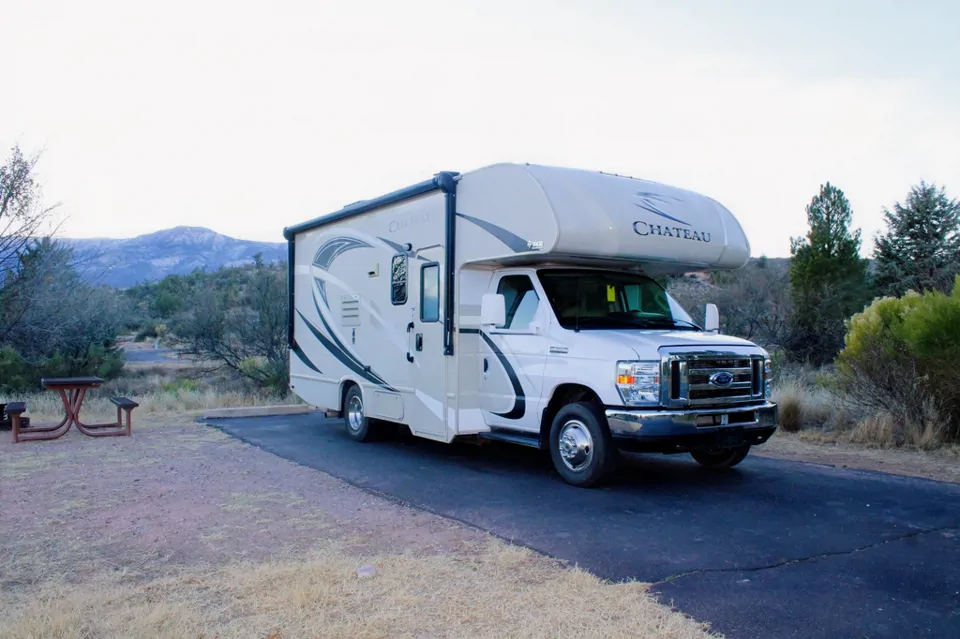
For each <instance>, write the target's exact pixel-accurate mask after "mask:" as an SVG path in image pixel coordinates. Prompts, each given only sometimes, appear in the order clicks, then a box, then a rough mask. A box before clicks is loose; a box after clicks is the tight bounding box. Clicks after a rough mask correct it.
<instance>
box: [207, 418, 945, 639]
mask: <svg viewBox="0 0 960 639" xmlns="http://www.w3.org/2000/svg"><path fill="white" fill-rule="evenodd" d="M210 424H211V425H213V426H215V427H217V428H220V429H222V430H223V431H225V432H227V433H229V434H231V435H233V436H235V437H238V438H240V439H242V440H244V441H246V442H248V443H250V444H253V445H256V446H259V447H261V448H263V449H264V450H267V451H269V452H272V453H274V454H276V455H278V456H280V457H284V458H286V459H290V460H292V461H295V462H297V463H300V464H303V465H306V466H310V467H312V468H316V469H318V470H321V471H324V472H326V473H329V474H331V475H333V476H336V477H339V478H341V479H343V480H345V481H347V482H349V483H351V484H353V485H355V486H359V487H361V488H365V489H368V490H371V491H375V492H377V493H380V494H383V495H386V496H388V497H390V498H392V499H396V500H399V501H401V502H404V503H408V504H410V505H412V506H415V507H418V508H423V509H425V510H429V511H431V512H434V513H438V514H441V515H444V516H447V517H450V518H453V519H456V520H458V521H462V522H464V523H467V524H470V525H472V526H476V527H479V528H482V529H485V530H489V531H490V532H492V533H494V534H496V535H498V536H500V537H502V538H505V539H508V540H511V541H514V542H516V543H519V544H523V545H525V546H528V547H530V548H532V549H534V550H537V551H540V552H543V553H547V554H549V555H552V556H555V557H558V558H561V559H564V560H568V561H571V562H574V563H577V564H579V565H580V566H582V567H583V568H585V569H588V570H590V571H591V572H593V573H595V574H597V575H599V576H601V577H604V578H607V579H611V580H623V579H637V580H640V581H645V582H654V583H656V588H657V590H658V592H659V593H660V595H661V597H662V599H663V600H664V601H665V602H668V603H673V604H674V605H676V606H677V607H678V608H679V609H681V610H683V611H684V612H686V613H687V614H690V615H691V616H693V617H694V618H697V619H700V620H704V621H708V622H710V623H711V625H712V626H713V627H714V628H715V629H716V630H718V631H720V632H722V633H724V634H726V635H727V636H729V637H784V638H790V637H798V638H799V637H804V638H812V637H831V638H834V637H938V638H946V637H958V638H960V486H957V485H954V484H946V483H940V482H933V481H928V480H921V479H913V478H907V477H899V476H893V475H885V474H882V473H874V472H868V471H852V470H842V469H834V468H828V467H823V466H817V465H813V464H803V463H797V462H789V461H782V460H772V459H763V458H759V457H748V458H747V460H746V461H745V462H743V464H741V465H740V466H739V467H738V468H737V469H735V470H733V471H731V472H728V473H719V474H718V473H714V472H711V471H708V470H705V469H702V468H700V467H699V466H698V465H697V464H696V463H695V462H693V460H691V459H690V458H689V457H687V456H676V457H666V456H657V455H654V456H650V455H630V456H626V457H625V459H624V463H623V465H622V467H621V469H620V471H619V472H618V474H617V476H616V477H615V479H614V481H613V482H612V483H611V484H610V485H609V486H606V487H604V488H600V489H593V490H586V489H580V488H574V487H572V486H568V485H567V484H564V483H563V482H562V481H561V480H560V479H559V477H558V476H557V475H556V474H555V472H554V471H553V469H552V467H551V464H550V461H549V459H548V458H547V457H546V456H545V455H543V454H539V453H538V452H537V451H535V450H532V449H526V448H522V447H516V446H509V445H502V444H491V445H488V446H484V447H482V448H478V447H475V446H471V445H467V444H457V445H445V444H437V443H434V442H429V441H425V440H421V439H416V438H410V437H406V438H391V439H387V440H385V441H382V442H375V443H367V444H359V443H356V442H354V441H352V440H350V439H349V438H348V437H347V436H346V434H345V431H344V427H343V425H342V422H340V421H339V420H328V419H324V418H323V416H322V415H320V414H316V413H312V414H306V415H288V416H280V417H255V418H240V419H217V420H211V421H210Z"/></svg>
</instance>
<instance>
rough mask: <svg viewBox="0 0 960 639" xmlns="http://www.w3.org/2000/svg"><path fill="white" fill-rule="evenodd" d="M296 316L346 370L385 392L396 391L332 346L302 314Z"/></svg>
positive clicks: (298, 312) (321, 317) (349, 356)
mask: <svg viewBox="0 0 960 639" xmlns="http://www.w3.org/2000/svg"><path fill="white" fill-rule="evenodd" d="M297 315H299V316H300V319H302V320H303V323H304V324H306V325H307V328H309V329H310V332H311V333H313V336H314V337H316V338H317V340H318V341H319V342H320V343H321V344H322V345H323V347H324V348H326V349H327V350H328V351H330V353H331V354H332V355H333V356H334V357H336V358H337V359H338V360H340V362H341V363H342V364H343V365H344V366H346V367H347V368H349V369H350V370H352V371H353V372H354V373H356V374H357V375H359V376H360V377H362V378H364V379H365V380H367V381H368V382H372V383H374V384H376V385H378V386H383V387H384V388H386V389H387V390H391V391H396V389H395V388H392V387H391V386H390V385H388V384H387V383H386V382H385V381H383V379H381V378H380V376H378V375H376V374H375V373H373V372H372V371H370V370H369V369H368V368H367V367H365V366H363V365H362V364H360V363H359V362H357V361H356V360H355V359H354V358H353V357H352V356H351V355H350V354H349V353H347V352H346V351H344V350H343V349H342V348H340V347H339V346H337V345H336V344H334V343H333V342H332V341H330V339H329V338H327V336H326V335H324V334H323V333H322V332H321V331H320V329H318V328H317V327H316V326H314V325H313V324H311V323H310V320H308V319H307V318H306V317H304V315H303V313H301V312H300V311H299V310H298V311H297ZM320 319H321V320H323V315H321V316H320ZM324 325H326V322H324Z"/></svg>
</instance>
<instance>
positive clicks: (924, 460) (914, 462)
mask: <svg viewBox="0 0 960 639" xmlns="http://www.w3.org/2000/svg"><path fill="white" fill-rule="evenodd" d="M807 437H809V435H804V434H793V433H785V432H781V431H778V432H777V433H776V434H775V435H774V436H773V437H771V438H770V440H769V441H767V443H766V444H764V445H762V446H757V447H756V448H754V449H753V450H752V451H751V453H750V454H751V455H759V456H761V457H773V458H776V459H789V460H794V461H805V462H811V463H815V464H824V465H827V466H835V467H838V468H857V469H861V470H878V471H880V472H884V473H891V474H894V475H909V476H912V477H924V478H926V479H936V480H939V481H948V482H953V483H960V448H958V447H950V448H944V449H941V450H936V451H920V450H908V449H890V448H864V447H863V446H857V445H854V444H846V443H837V442H826V441H815V440H813V441H812V440H810V439H807Z"/></svg>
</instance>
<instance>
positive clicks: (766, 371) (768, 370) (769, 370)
mask: <svg viewBox="0 0 960 639" xmlns="http://www.w3.org/2000/svg"><path fill="white" fill-rule="evenodd" d="M772 392H773V364H772V363H771V362H770V360H769V359H765V360H763V396H764V397H766V398H767V399H770V395H771V393H772Z"/></svg>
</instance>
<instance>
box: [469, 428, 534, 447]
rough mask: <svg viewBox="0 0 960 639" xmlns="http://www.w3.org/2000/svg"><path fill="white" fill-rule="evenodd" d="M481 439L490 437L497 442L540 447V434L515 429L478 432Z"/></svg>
mask: <svg viewBox="0 0 960 639" xmlns="http://www.w3.org/2000/svg"><path fill="white" fill-rule="evenodd" d="M480 438H481V439H490V440H493V441H498V442H509V443H511V444H520V445H521V446H529V447H531V448H540V436H539V435H538V434H537V433H525V432H523V431H516V430H502V429H497V430H492V431H490V432H489V433H480Z"/></svg>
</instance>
